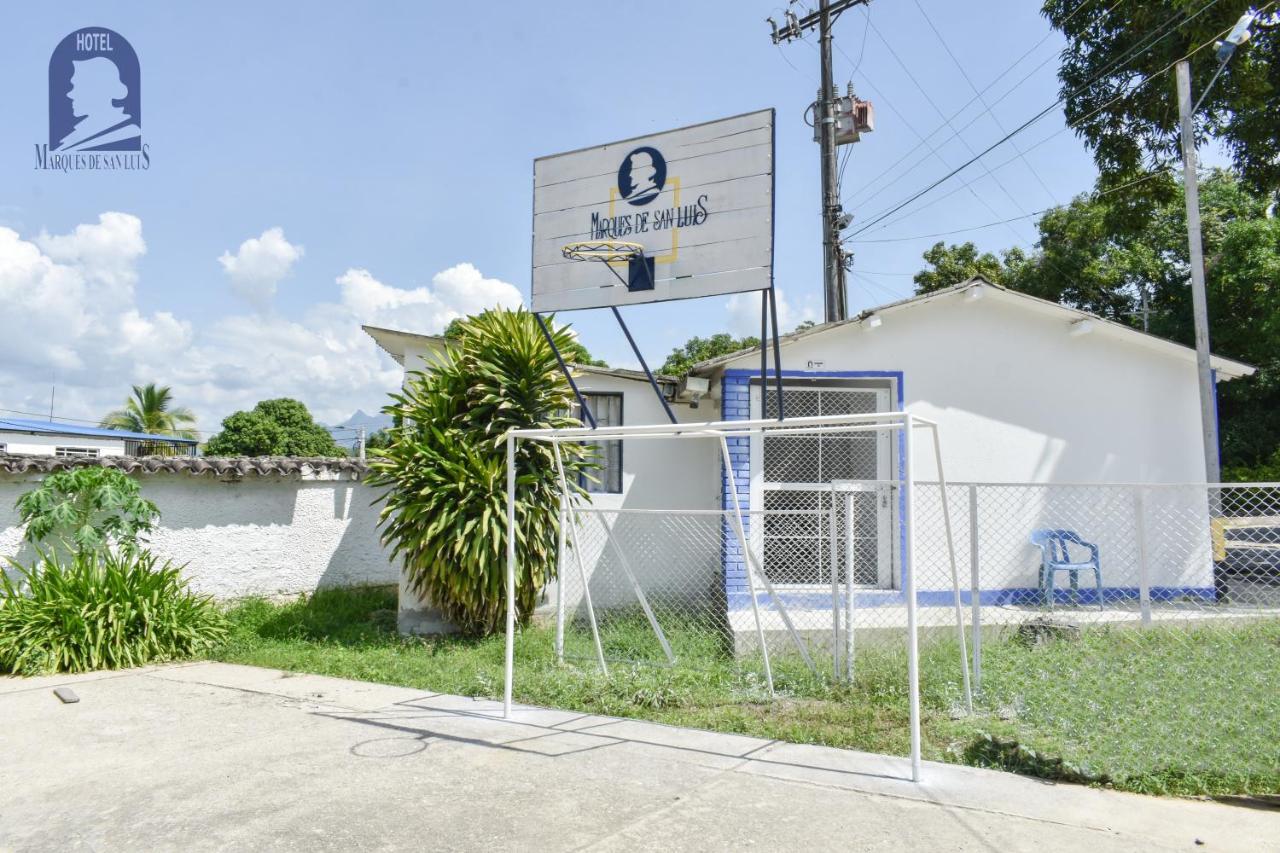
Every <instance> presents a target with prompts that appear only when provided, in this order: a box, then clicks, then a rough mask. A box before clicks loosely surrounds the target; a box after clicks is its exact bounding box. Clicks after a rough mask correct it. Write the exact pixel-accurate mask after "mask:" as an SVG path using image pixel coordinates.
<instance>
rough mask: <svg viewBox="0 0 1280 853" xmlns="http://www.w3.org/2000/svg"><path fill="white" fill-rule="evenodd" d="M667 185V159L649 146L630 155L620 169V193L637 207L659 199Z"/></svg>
mask: <svg viewBox="0 0 1280 853" xmlns="http://www.w3.org/2000/svg"><path fill="white" fill-rule="evenodd" d="M666 183H667V161H666V158H664V157H663V156H662V154H661V152H659V151H658V149H656V148H650V147H649V146H647V145H646V146H644V147H642V148H637V149H636V150H634V151H632V152H631V153H630V154H628V155H627V156H626V157H625V158H623V160H622V166H620V167H619V168H618V192H619V193H621V194H622V197H623V198H624V199H626V200H627V202H628V203H629V204H634V205H636V206H637V207H639V206H641V205H645V204H648V203H649V202H651V201H653V200H654V199H655V198H657V197H658V194H659V193H661V192H662V188H663V186H665V185H666Z"/></svg>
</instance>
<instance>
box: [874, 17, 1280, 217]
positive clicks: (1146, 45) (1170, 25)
mask: <svg viewBox="0 0 1280 853" xmlns="http://www.w3.org/2000/svg"><path fill="white" fill-rule="evenodd" d="M1219 2H1221V0H1209V2H1208V3H1206V4H1205V5H1204V6H1202V7H1200V9H1198V10H1197V11H1196V12H1195V13H1194V14H1191V15H1188V16H1186V17H1184V18H1183V19H1182V20H1181V21H1178V20H1174V19H1171V20H1170V21H1168V22H1167V23H1166V24H1165V25H1164V26H1163V27H1161V28H1160V29H1158V30H1157V31H1155V32H1153V33H1151V34H1150V35H1148V36H1147V37H1146V38H1145V39H1144V40H1143V41H1142V42H1140V43H1139V44H1138V45H1136V46H1135V47H1134V48H1132V49H1130V50H1129V51H1128V52H1126V54H1125V55H1123V56H1121V57H1120V58H1118V59H1116V60H1114V61H1113V62H1111V63H1110V64H1109V65H1108V66H1107V68H1104V69H1103V70H1102V71H1100V72H1098V74H1096V75H1094V76H1093V77H1092V78H1091V79H1089V80H1088V81H1086V82H1085V83H1083V84H1081V85H1080V86H1078V87H1076V88H1075V89H1073V90H1072V91H1070V92H1067V93H1064V94H1063V95H1061V96H1060V97H1059V98H1058V100H1056V101H1054V102H1053V103H1052V104H1050V105H1048V106H1047V107H1045V108H1044V109H1042V110H1040V112H1038V113H1036V114H1035V115H1034V116H1032V117H1031V118H1030V119H1028V120H1027V121H1025V122H1023V123H1022V124H1021V125H1019V126H1018V127H1017V128H1015V129H1014V130H1013V131H1011V132H1009V133H1006V134H1005V135H1004V136H1003V137H1001V138H1000V139H998V140H997V141H996V142H994V143H992V144H991V145H990V146H988V147H987V148H985V149H983V151H982V152H981V153H979V154H977V155H976V156H974V157H973V158H971V159H970V160H968V161H966V162H965V163H962V164H961V165H960V166H959V167H958V168H956V169H953V170H952V171H951V172H949V173H947V174H946V175H943V176H942V177H941V178H939V179H937V180H936V181H934V182H933V183H931V184H929V185H928V186H926V187H925V188H924V189H922V190H920V191H918V192H916V193H913V194H912V195H911V196H909V197H908V198H907V199H905V200H904V201H902V202H900V203H898V204H897V205H895V206H893V207H892V208H890V209H888V210H886V211H885V212H883V213H880V214H877V216H876V217H874V218H873V219H872V221H871V222H868V223H867V224H866V225H864V226H863V227H862V228H860V229H859V230H858V231H856V232H854V234H855V235H856V234H860V233H862V232H863V231H865V230H866V229H867V228H869V227H870V226H871V225H874V224H875V223H876V222H879V221H881V220H882V219H884V218H885V217H887V216H890V215H892V214H893V213H896V212H897V211H899V210H901V209H902V208H903V207H906V206H907V205H908V204H910V203H911V202H913V201H915V200H916V199H917V198H919V197H920V196H922V195H924V194H925V193H927V192H929V191H930V190H932V189H934V188H935V187H937V186H938V185H939V184H942V183H944V182H946V181H947V180H949V179H950V178H952V177H954V176H955V175H956V174H958V173H959V172H961V171H963V170H964V169H966V168H967V167H969V166H970V165H972V164H973V163H975V162H977V161H979V160H980V159H981V158H982V157H984V156H985V155H986V154H988V153H990V152H991V151H992V150H994V149H995V148H997V147H999V146H1000V145H1003V144H1004V143H1005V142H1007V141H1008V140H1010V139H1012V138H1013V137H1014V136H1016V135H1017V134H1019V133H1021V132H1022V131H1024V130H1026V129H1027V128H1029V127H1031V126H1032V125H1033V124H1035V123H1036V122H1038V121H1040V119H1042V118H1044V117H1045V116H1046V115H1048V114H1049V113H1050V112H1052V111H1053V110H1054V109H1055V108H1056V107H1057V106H1058V105H1059V104H1061V103H1063V101H1065V100H1066V99H1067V98H1068V97H1071V96H1072V95H1075V94H1077V93H1079V92H1080V91H1082V90H1084V89H1086V88H1088V87H1089V86H1092V85H1093V84H1094V83H1096V82H1097V81H1098V80H1100V79H1102V78H1103V77H1104V76H1106V75H1108V74H1110V73H1112V72H1113V71H1115V70H1116V69H1117V67H1118V66H1119V64H1120V63H1122V62H1128V61H1129V60H1131V59H1134V58H1136V56H1137V55H1138V53H1139V52H1142V51H1149V50H1150V49H1151V48H1152V47H1154V46H1155V44H1156V43H1157V42H1159V41H1161V40H1163V39H1164V38H1167V37H1168V36H1169V35H1171V34H1172V33H1173V32H1174V31H1175V30H1176V29H1177V28H1178V27H1180V26H1183V25H1185V24H1187V23H1190V22H1191V21H1192V20H1194V19H1195V18H1197V17H1199V16H1200V15H1202V14H1204V13H1205V12H1206V11H1208V10H1209V9H1210V8H1212V7H1213V6H1215V5H1217V4H1218V3H1219ZM1273 2H1274V0H1273ZM1223 32H1224V33H1225V32H1226V30H1224V31H1223ZM1215 38H1216V37H1215ZM1212 41H1213V40H1212V39H1211V40H1210V42H1208V43H1206V44H1203V45H1200V47H1198V48H1196V49H1195V50H1193V51H1192V52H1191V53H1189V54H1187V56H1191V55H1193V54H1194V53H1196V52H1198V51H1200V50H1203V49H1204V48H1205V47H1206V46H1207V45H1208V44H1210V43H1212ZM1171 67H1173V64H1170V65H1168V66H1166V67H1165V68H1164V69H1161V71H1159V72H1156V73H1155V74H1152V75H1149V76H1147V77H1146V78H1144V79H1143V80H1141V81H1139V82H1138V83H1137V84H1135V85H1133V86H1132V87H1131V88H1130V89H1128V90H1127V91H1124V92H1121V94H1119V95H1117V96H1116V97H1114V98H1112V99H1111V100H1110V101H1107V102H1106V103H1104V104H1103V105H1102V106H1100V107H1098V108H1097V109H1095V110H1093V111H1091V112H1090V113H1088V114H1087V115H1085V116H1082V117H1081V118H1079V119H1077V120H1076V122H1073V123H1068V124H1067V125H1066V127H1064V128H1063V130H1065V129H1066V128H1069V127H1072V126H1073V125H1075V124H1079V123H1081V122H1084V121H1086V120H1087V119H1089V118H1091V117H1093V116H1094V115H1096V114H1097V113H1098V112H1100V111H1101V110H1103V109H1105V108H1106V107H1108V106H1110V105H1111V104H1113V103H1115V102H1116V101H1118V100H1120V99H1122V98H1125V97H1128V96H1129V95H1131V94H1132V93H1133V92H1135V91H1137V89H1138V88H1140V87H1141V86H1143V85H1145V84H1146V83H1147V82H1148V81H1150V80H1151V79H1152V78H1153V77H1155V76H1156V75H1157V74H1161V73H1163V72H1164V71H1167V70H1168V69H1169V68H1171ZM1059 132H1061V131H1059ZM1053 135H1056V134H1051V136H1050V137H1046V139H1045V140H1041V142H1040V143H1037V145H1039V144H1042V143H1043V142H1045V141H1047V140H1048V139H1049V138H1052V136H1053ZM1031 147H1032V148H1034V147H1036V146H1034V145H1033V146H1031ZM1026 150H1030V149H1026ZM851 236H853V235H851Z"/></svg>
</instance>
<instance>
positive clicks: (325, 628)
mask: <svg viewBox="0 0 1280 853" xmlns="http://www.w3.org/2000/svg"><path fill="white" fill-rule="evenodd" d="M395 608H396V595H395V590H394V589H383V588H367V589H354V590H329V591H323V592H320V593H317V594H316V595H314V596H312V597H310V598H308V599H305V600H302V601H297V602H292V603H288V604H272V603H269V602H266V601H259V600H250V601H245V602H242V603H240V604H238V605H236V606H235V607H234V608H233V609H232V610H231V611H230V618H231V621H232V626H233V627H232V632H231V635H230V637H229V639H228V640H227V642H226V643H225V644H224V645H223V646H221V647H220V648H219V649H217V650H216V651H215V652H214V654H213V655H212V656H213V657H215V658H216V659H218V660H223V661H228V662H233V663H245V664H254V665H258V666H267V667H274V668H278V669H285V670H293V671H299V672H311V673H318V674H322V675H332V676H337V677H342V678H355V679H363V680H367V681H378V682H385V683H389V684H400V685H405V686H409V687H420V688H424V689H429V690H433V691H437V692H443V693H455V694H460V695H464V696H479V697H488V698H497V697H499V696H500V695H501V692H502V658H503V639H502V637H491V638H488V639H484V640H470V639H459V638H402V637H400V636H398V635H397V634H396V633H395ZM664 627H665V629H666V631H667V633H668V637H669V639H670V640H671V643H672V646H673V647H674V648H675V651H676V654H677V656H678V657H679V659H680V660H681V661H682V662H685V663H690V664H695V665H689V666H680V667H676V668H673V669H667V668H662V667H654V666H647V665H622V664H615V665H613V666H612V667H611V671H610V676H609V677H608V678H605V677H603V676H601V675H600V674H599V673H598V672H597V671H596V669H595V666H594V663H593V662H592V661H591V660H590V659H586V660H577V661H574V662H572V663H567V664H564V665H560V664H557V663H556V661H555V655H554V653H553V651H552V648H553V647H552V643H553V630H552V629H551V628H531V629H529V630H526V631H525V632H523V634H521V635H520V637H519V638H518V640H517V646H516V656H517V669H516V684H515V697H516V699H517V700H518V701H520V702H526V703H530V704H535V705H545V706H552V707H558V708H566V709H570V710H579V711H586V712H592V713H599V714H609V715H616V716H625V717H641V718H644V719H649V720H656V721H659V722H664V723H672V724H677V725H685V726H695V727H698V728H704V729H712V730H715V731H724V732H736V733H741V734H748V735H754V736H758V737H765V738H777V739H781V740H788V741H795V742H798V743H817V744H826V745H830V746H840V747H848V748H853V749H861V750H867V751H871V752H882V753H890V754H896V755H905V754H906V753H907V751H908V737H909V736H908V730H907V690H906V676H905V672H906V659H905V653H904V652H903V651H902V650H900V649H896V648H884V647H882V648H878V649H876V648H872V649H869V650H866V651H862V652H860V653H859V657H858V659H857V677H856V679H855V682H854V684H853V685H852V686H848V685H844V684H832V683H831V682H830V681H829V680H828V679H827V678H825V677H814V676H813V675H811V674H810V673H809V672H808V670H807V669H805V668H804V667H803V666H801V665H800V664H799V661H798V659H796V658H794V657H792V656H788V655H781V654H780V655H778V656H777V657H776V659H775V666H774V677H775V685H776V688H777V691H778V698H777V699H775V700H772V701H771V700H770V699H769V697H768V694H767V691H766V689H765V684H764V679H763V676H762V675H761V673H760V672H759V671H757V670H755V669H752V668H751V667H750V665H748V664H745V663H741V662H738V661H734V660H733V659H732V658H731V657H729V656H728V655H726V654H724V653H723V651H722V647H723V642H722V640H721V639H720V638H719V637H718V636H716V635H714V634H712V633H709V632H708V631H706V630H705V629H702V630H700V629H698V628H696V627H694V626H688V625H685V626H681V625H680V624H679V623H678V622H676V621H674V620H664ZM603 634H604V642H605V645H606V653H607V654H608V655H609V656H610V657H614V656H616V657H621V658H630V659H636V658H644V657H649V656H651V655H652V653H653V650H654V648H656V646H655V644H654V643H653V640H652V635H651V633H649V631H648V627H647V625H645V624H644V623H643V622H639V621H638V620H636V619H634V618H630V619H628V618H622V619H616V620H613V621H612V622H611V623H608V624H606V625H604V626H603ZM574 640H575V642H573V643H571V644H570V650H571V651H585V650H586V649H588V648H589V645H587V644H586V643H585V642H584V641H583V638H580V637H579V638H574ZM983 656H984V657H983V659H984V669H983V672H984V680H983V696H982V697H981V702H980V703H979V704H980V705H981V708H979V709H978V711H979V712H978V713H977V714H975V715H974V716H973V717H967V716H963V715H961V714H959V713H958V711H959V710H960V708H961V707H962V701H961V697H962V692H961V688H960V672H959V666H958V662H957V652H956V648H955V646H954V644H953V643H952V642H951V641H948V640H936V641H934V640H931V641H928V642H924V643H922V646H921V700H922V711H923V713H922V718H923V727H922V728H923V741H924V754H925V757H926V758H930V759H935V760H942V761H953V762H962V763H971V764H979V765H986V766H997V767H1003V768H1005V769H1009V770H1016V771H1019V772H1024V773H1030V774H1033V775H1040V776H1047V777H1051V778H1057V779H1067V780H1073V781H1080V782H1086V783H1093V784H1110V785H1113V786H1115V787H1117V788H1121V789H1125V790H1130V791H1138V792H1143V793H1159V794H1276V793H1280V737H1277V733H1278V732H1280V625H1278V624H1276V623H1274V622H1273V623H1269V624H1268V623H1252V624H1241V625H1236V626H1233V627H1231V628H1227V627H1224V626H1221V625H1219V626H1216V627H1213V628H1211V629H1201V630H1198V631H1189V630H1182V631H1180V632H1176V633H1174V632H1166V631H1151V632H1137V631H1133V630H1125V629H1118V630H1111V631H1107V630H1095V631H1089V632H1086V633H1085V634H1084V636H1083V637H1082V638H1080V639H1076V640H1055V641H1050V642H1047V643H1043V644H1040V645H1034V646H1029V645H1026V644H1024V643H1022V642H1019V641H1017V640H1014V639H1002V640H1000V639H992V640H990V641H986V642H984V645H983Z"/></svg>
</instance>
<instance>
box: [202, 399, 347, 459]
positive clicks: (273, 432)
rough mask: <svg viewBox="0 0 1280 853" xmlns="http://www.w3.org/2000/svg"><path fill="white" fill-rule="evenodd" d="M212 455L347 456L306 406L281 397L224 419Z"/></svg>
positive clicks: (210, 449) (211, 442)
mask: <svg viewBox="0 0 1280 853" xmlns="http://www.w3.org/2000/svg"><path fill="white" fill-rule="evenodd" d="M205 453H207V454H208V455H210V456H345V455H346V451H345V450H343V449H342V448H341V447H340V446H339V445H338V444H337V443H336V442H335V441H334V440H333V436H332V435H330V434H329V431H328V430H326V429H325V428H324V427H322V426H321V425H320V424H318V423H316V422H315V420H314V419H313V418H312V417H311V412H309V411H308V410H307V407H306V406H304V405H303V404H302V403H299V402H298V401H297V400H291V399H289V398H288V397H281V398H279V399H275V400H263V401H262V402H260V403H258V404H257V405H256V406H254V407H253V408H252V409H250V410H249V411H239V412H235V413H234V414H231V415H228V416H227V417H226V418H223V420H222V432H220V433H218V434H217V435H215V436H214V437H213V438H211V439H209V443H208V444H207V445H206V446H205Z"/></svg>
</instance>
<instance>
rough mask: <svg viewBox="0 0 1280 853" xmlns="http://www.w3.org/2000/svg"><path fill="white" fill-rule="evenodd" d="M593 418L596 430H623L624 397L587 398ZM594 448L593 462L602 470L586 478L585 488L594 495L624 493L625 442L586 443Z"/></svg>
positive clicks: (583, 483)
mask: <svg viewBox="0 0 1280 853" xmlns="http://www.w3.org/2000/svg"><path fill="white" fill-rule="evenodd" d="M582 396H583V398H584V399H585V400H586V402H587V406H588V407H590V409H591V414H592V415H594V416H595V419H596V426H602V427H613V426H622V425H623V424H622V395H621V394H585V393H584V394H583V395H582ZM578 408H579V407H577V406H575V407H574V409H575V411H574V415H575V416H576V417H579V418H581V414H582V413H581V412H580V411H577V409H578ZM583 444H584V445H586V446H587V447H588V448H590V452H591V457H592V461H593V462H594V463H595V464H596V465H597V466H598V467H597V468H595V469H594V470H593V471H592V472H591V476H590V477H583V479H582V487H583V488H584V489H586V490H587V491H588V492H590V493H592V494H615V495H616V494H621V493H622V442H621V441H620V440H614V441H586V442H583Z"/></svg>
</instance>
